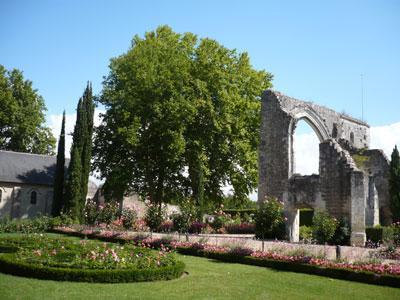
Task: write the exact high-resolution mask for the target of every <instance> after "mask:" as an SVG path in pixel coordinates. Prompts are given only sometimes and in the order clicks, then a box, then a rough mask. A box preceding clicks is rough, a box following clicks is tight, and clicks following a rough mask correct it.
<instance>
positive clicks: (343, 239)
mask: <svg viewBox="0 0 400 300" xmlns="http://www.w3.org/2000/svg"><path fill="white" fill-rule="evenodd" d="M350 233H351V232H350V225H349V222H348V221H347V220H346V219H344V218H341V219H339V222H338V224H337V227H336V230H335V233H334V235H333V237H332V239H331V240H330V243H331V244H334V245H350Z"/></svg>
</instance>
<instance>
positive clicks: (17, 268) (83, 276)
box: [0, 254, 185, 283]
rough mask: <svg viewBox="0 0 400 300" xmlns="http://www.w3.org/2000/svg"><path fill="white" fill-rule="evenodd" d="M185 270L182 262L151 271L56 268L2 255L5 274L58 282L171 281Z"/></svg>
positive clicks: (0, 262) (10, 255)
mask: <svg viewBox="0 0 400 300" xmlns="http://www.w3.org/2000/svg"><path fill="white" fill-rule="evenodd" d="M184 269H185V264H184V263H183V262H181V261H177V262H176V264H174V265H167V266H163V267H159V268H149V269H117V270H116V269H111V270H110V269H102V270H96V269H71V268H54V267H47V266H38V265H33V264H29V263H20V262H15V260H14V256H13V254H2V255H1V256H0V270H1V272H3V273H7V274H12V275H17V276H24V277H32V278H38V279H47V280H58V281H81V282H101V283H121V282H139V281H154V280H169V279H175V278H178V277H180V276H181V275H182V273H183V271H184Z"/></svg>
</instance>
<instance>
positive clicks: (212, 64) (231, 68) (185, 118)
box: [94, 26, 272, 205]
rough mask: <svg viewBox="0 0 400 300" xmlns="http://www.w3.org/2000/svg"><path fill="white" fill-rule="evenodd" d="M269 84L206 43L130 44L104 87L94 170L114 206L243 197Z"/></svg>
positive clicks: (153, 36)
mask: <svg viewBox="0 0 400 300" xmlns="http://www.w3.org/2000/svg"><path fill="white" fill-rule="evenodd" d="M271 79H272V75H271V74H269V73H267V72H265V71H257V70H255V69H254V68H253V67H252V66H251V64H250V60H249V57H248V55H247V53H238V52H237V51H236V50H230V49H227V48H225V47H224V46H222V45H220V44H219V43H218V42H216V41H215V40H212V39H208V38H204V39H198V38H197V36H196V35H194V34H192V33H185V34H178V33H175V32H173V31H172V30H171V28H169V27H167V26H161V27H159V28H157V30H156V31H153V32H148V33H146V34H145V37H144V38H141V37H139V36H135V37H134V39H133V41H132V46H131V48H130V49H129V50H128V52H127V53H125V54H123V55H121V56H119V57H116V58H114V59H112V60H111V63H110V73H109V75H108V76H107V77H106V78H105V81H104V83H103V90H102V93H101V95H100V97H99V101H100V102H101V103H102V104H103V105H104V106H105V108H106V113H105V114H104V115H103V122H102V124H101V125H100V126H99V127H98V129H97V130H96V137H95V146H94V154H95V159H94V168H95V169H97V170H98V171H100V172H101V176H102V177H104V178H106V179H107V183H108V184H107V183H106V185H105V187H106V188H108V189H110V193H115V194H117V195H114V196H116V197H117V198H118V197H122V195H123V194H124V193H125V192H127V191H134V192H137V193H139V194H141V195H142V196H145V197H149V198H150V200H152V201H153V202H161V201H165V202H168V201H170V200H172V199H179V198H180V197H194V198H195V199H196V200H197V202H198V204H200V205H201V202H202V201H204V200H203V198H204V199H207V200H212V201H222V195H223V191H222V188H223V187H224V186H225V185H227V184H230V185H232V187H233V193H234V196H235V197H239V198H240V197H245V196H246V195H247V194H248V193H250V192H251V191H252V190H253V189H254V188H255V187H256V183H257V173H258V172H257V147H258V140H259V125H260V96H261V93H262V91H263V90H265V89H267V88H269V87H271Z"/></svg>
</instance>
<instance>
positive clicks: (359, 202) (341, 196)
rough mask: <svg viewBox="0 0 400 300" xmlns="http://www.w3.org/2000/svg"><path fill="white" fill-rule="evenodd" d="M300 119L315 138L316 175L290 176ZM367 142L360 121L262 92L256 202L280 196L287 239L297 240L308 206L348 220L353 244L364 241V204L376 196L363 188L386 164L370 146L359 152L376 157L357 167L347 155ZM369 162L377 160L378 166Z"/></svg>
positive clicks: (367, 135)
mask: <svg viewBox="0 0 400 300" xmlns="http://www.w3.org/2000/svg"><path fill="white" fill-rule="evenodd" d="M299 120H305V121H306V122H307V123H308V124H309V125H310V126H311V128H312V129H313V130H314V132H315V133H316V135H317V136H318V138H319V141H320V145H319V175H311V176H300V175H297V174H294V164H295V158H294V151H293V134H294V131H295V129H296V124H297V122H298V121H299ZM368 146H369V126H368V124H366V123H365V122H363V121H360V120H357V119H355V118H352V117H350V116H348V115H345V114H341V113H337V112H335V111H334V110H331V109H329V108H326V107H323V106H320V105H316V104H314V103H311V102H305V101H300V100H297V99H294V98H290V97H287V96H285V95H283V94H281V93H279V92H275V91H271V90H267V91H265V93H264V94H263V97H262V106H261V128H260V146H259V185H258V200H259V202H261V201H263V200H264V199H265V197H266V196H267V195H268V196H273V197H276V198H278V199H280V200H283V202H284V206H285V213H286V216H287V218H288V222H287V227H288V228H287V229H288V234H289V237H290V240H292V241H297V240H298V223H299V214H298V208H299V207H302V206H304V205H307V206H309V207H311V208H313V209H317V210H319V209H320V210H326V211H328V213H329V214H331V215H332V216H334V217H337V218H345V219H347V220H348V221H349V223H350V225H351V230H352V242H354V243H356V244H360V245H361V244H363V241H364V240H365V224H366V218H367V217H368V216H366V211H367V212H368V210H367V208H366V203H370V202H368V201H369V200H370V199H369V198H370V197H376V192H373V193H371V192H368V191H376V189H374V187H373V186H371V188H369V185H374V184H375V183H374V180H372V179H371V178H376V179H380V178H381V177H382V176H384V177H385V176H386V175H382V174H384V172H382V170H385V168H386V165H385V164H386V162H385V160H384V159H383V158H381V155H380V154H379V155H380V156H379V155H378V154H376V153H375V152H372V151H373V150H363V151H364V155H371V156H372V155H374V157H375V156H379V157H377V158H374V160H372V159H371V160H370V161H371V163H370V164H369V165H367V166H357V165H356V163H355V161H354V160H353V158H352V155H353V154H355V153H357V151H361V149H368ZM373 161H379V165H377V166H376V164H375V163H372V162H373ZM384 165H385V166H384ZM372 167H373V168H372ZM379 176H381V177H379ZM380 182H383V180H380ZM385 197H386V196H385ZM371 199H372V198H371ZM383 200H385V199H383ZM382 203H385V201H383V202H382V201H381V200H379V204H375V205H381V206H382ZM374 209H375V208H374ZM373 213H374V214H375V213H376V212H375V211H373ZM296 228H297V230H296Z"/></svg>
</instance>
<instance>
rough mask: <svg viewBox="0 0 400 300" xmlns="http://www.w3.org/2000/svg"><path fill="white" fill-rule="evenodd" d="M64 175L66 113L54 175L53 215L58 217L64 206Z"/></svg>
mask: <svg viewBox="0 0 400 300" xmlns="http://www.w3.org/2000/svg"><path fill="white" fill-rule="evenodd" d="M64 174H65V111H64V113H63V118H62V123H61V133H60V138H59V140H58V148H57V165H56V172H55V175H54V193H53V208H52V215H53V216H58V215H59V214H60V212H61V209H62V207H63V206H64V201H63V198H64Z"/></svg>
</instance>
